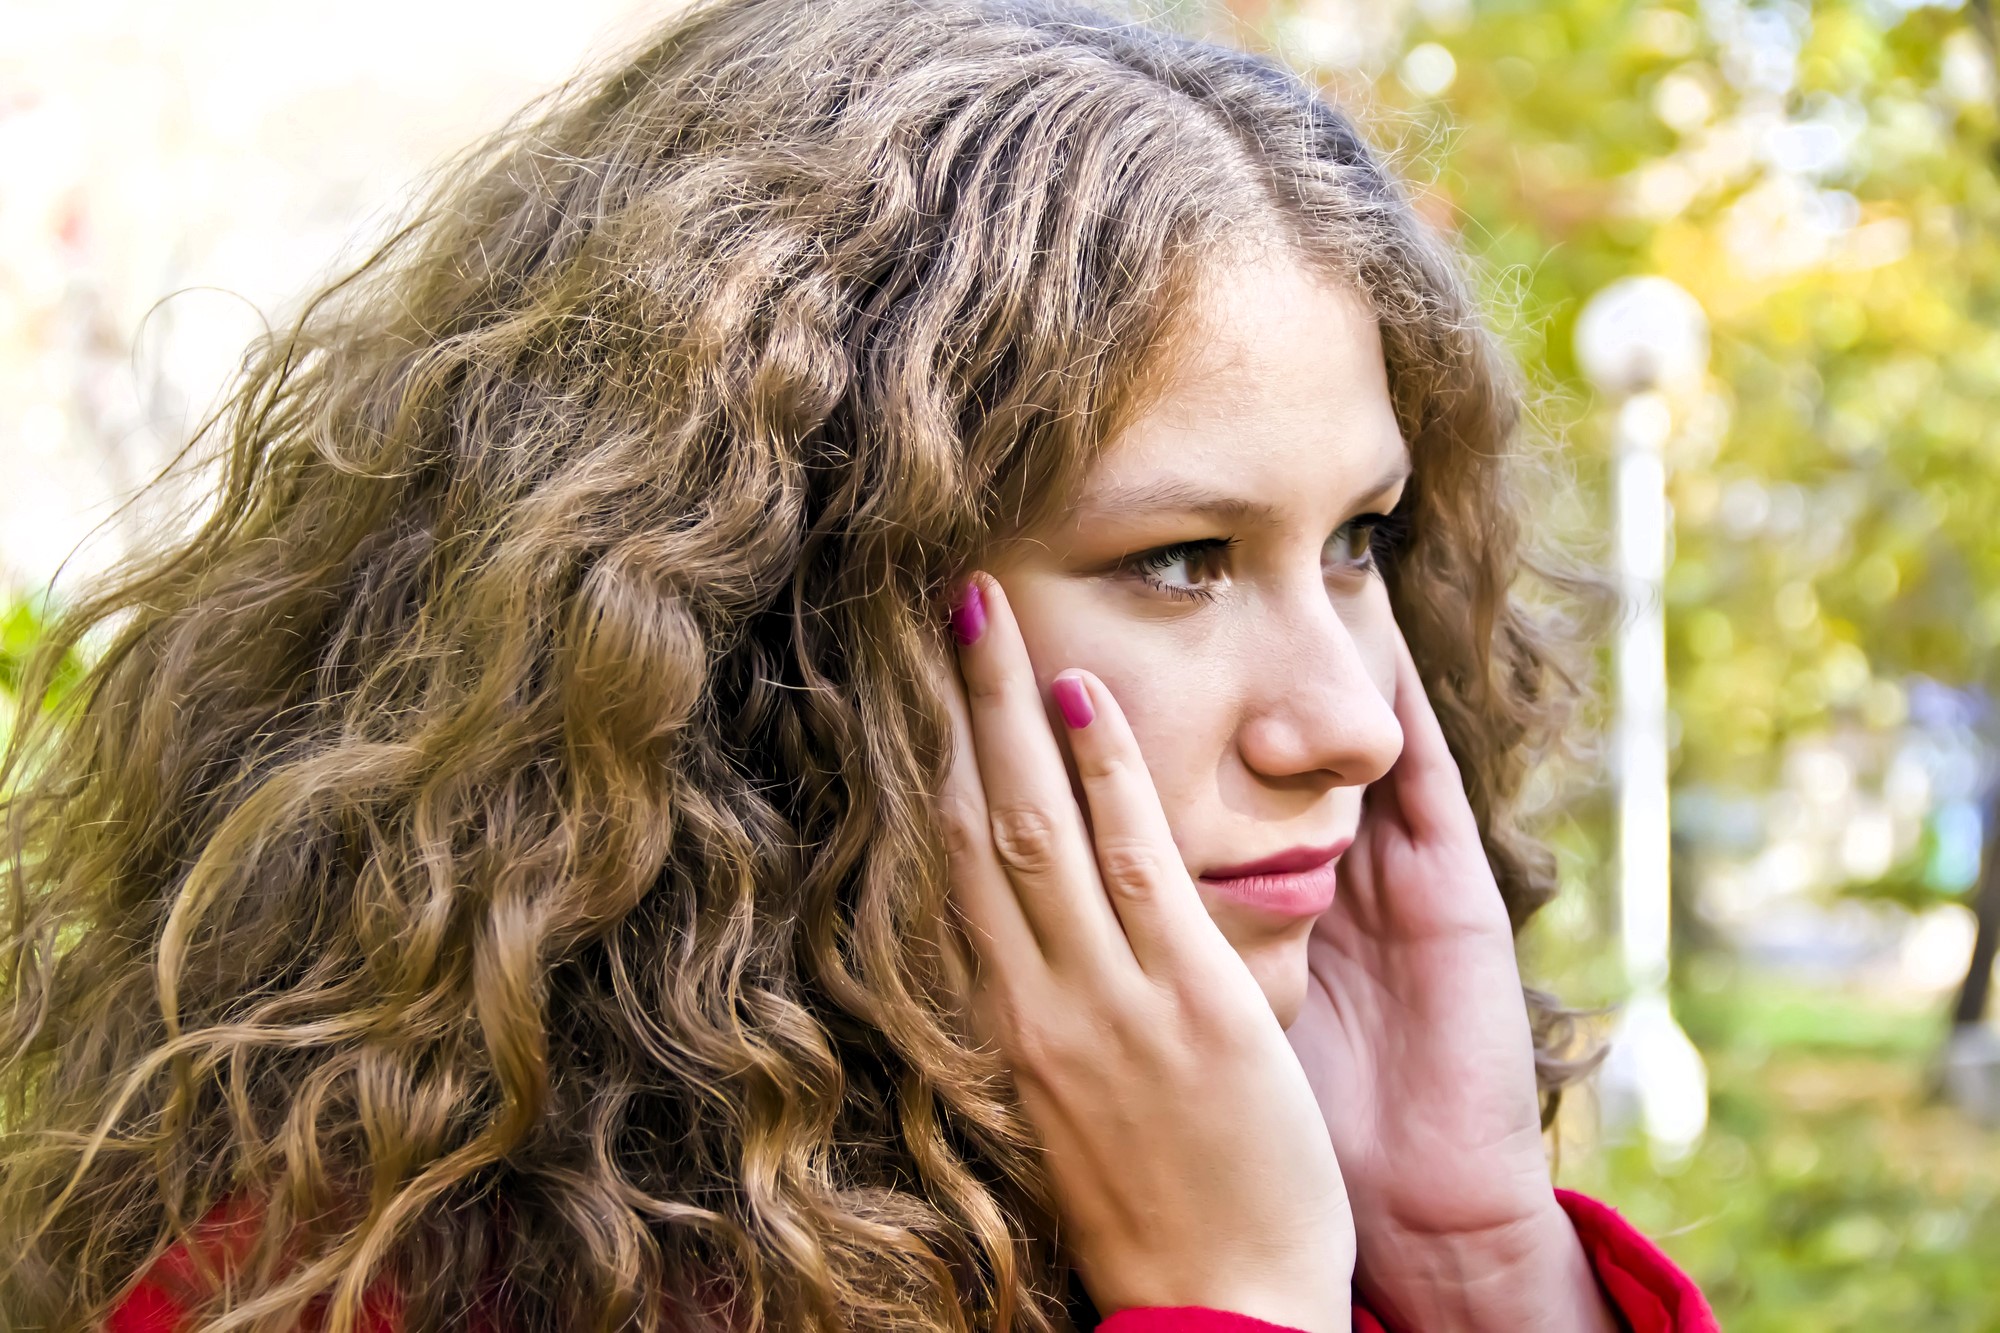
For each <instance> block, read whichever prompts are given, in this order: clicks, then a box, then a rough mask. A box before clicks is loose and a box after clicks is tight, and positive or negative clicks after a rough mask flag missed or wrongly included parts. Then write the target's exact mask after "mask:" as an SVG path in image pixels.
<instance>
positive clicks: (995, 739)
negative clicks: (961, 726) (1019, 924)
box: [958, 574, 1132, 970]
mask: <svg viewBox="0 0 2000 1333" xmlns="http://www.w3.org/2000/svg"><path fill="white" fill-rule="evenodd" d="M969 586H970V590H972V592H973V593H974V595H976V596H977V598H978V599H979V602H980V603H981V604H983V613H984V625H983V627H982V628H981V629H980V632H979V633H978V635H977V637H975V638H973V639H972V641H971V642H970V643H963V642H962V643H961V646H960V648H959V659H958V660H959V670H960V672H961V673H962V674H963V676H964V678H965V695H966V704H967V707H968V709H969V712H970V717H971V723H972V736H973V750H974V753H975V754H976V755H977V756H978V768H979V779H980V784H981V788H982V790H983V791H984V792H985V795H986V815H987V821H988V826H989V828H990V829H991V839H992V845H993V849H994V851H995V852H996V853H997V854H998V856H999V859H1000V864H1001V865H1002V866H1004V867H1005V868H1006V872H1007V878H1008V880H1009V882H1010V883H1012V885H1013V887H1014V894H1015V897H1016V898H1017V899H1018V900H1019V902H1020V904H1021V910H1022V912H1023V913H1024V914H1025V915H1026V917H1027V919H1028V925H1029V928H1030V929H1032V930H1033V931H1034V933H1035V938H1036V939H1037V940H1038V941H1040V943H1041V949H1042V956H1043V957H1044V958H1046V959H1047V960H1048V961H1049V964H1050V965H1051V966H1052V967H1056V968H1058V970H1065V969H1066V968H1067V967H1070V966H1080V967H1083V968H1087V969H1093V970H1095V969H1100V968H1108V967H1114V966H1116V965H1117V964H1118V962H1119V961H1120V960H1121V959H1122V960H1124V961H1125V962H1127V963H1129V962H1130V961H1131V960H1132V951H1131V948H1130V946H1128V945H1127V944H1126V943H1125V938H1124V932H1123V931H1122V930H1120V929H1119V926H1118V918H1117V916H1116V915H1115V914H1114V913H1113V912H1112V910H1111V904H1110V903H1109V902H1107V901H1106V900H1105V897H1104V890H1103V887H1102V886H1101V885H1100V884H1099V883H1098V880H1097V860H1096V857H1095V856H1094V855H1093V854H1092V852H1091V848H1090V837H1089V834H1088V833H1087V832H1086V831H1085V829H1084V826H1083V813H1082V811H1081V810H1079V809H1078V808H1077V803H1076V798H1075V796H1074V795H1073V794H1072V793H1071V789H1070V783H1069V773H1068V770H1067V769H1066V768H1065V767H1064V766H1063V759H1062V751H1061V749H1060V748H1059V747H1058V744H1057V741H1056V737H1055V733H1054V732H1053V731H1052V730H1051V729H1050V726H1049V715H1048V709H1047V707H1046V705H1045V704H1044V703H1043V702H1042V693H1041V688H1040V686H1039V685H1038V684H1037V683H1036V681H1035V670H1034V665H1033V663H1031V662H1030V661H1029V659H1028V648H1027V645H1026V644H1025V643H1024V642H1023V641H1022V639H1021V631H1020V627H1019V625H1018V624H1017V623H1016V621H1015V619H1014V613H1013V609H1012V608H1011V607H1010V606H1009V604H1008V601H1007V594H1006V593H1005V592H1004V591H1003V590H1002V589H1001V587H1000V585H999V582H998V581H997V580H995V579H992V578H989V577H986V576H985V575H983V574H975V575H974V576H973V582H972V583H971V584H970V585H969Z"/></svg>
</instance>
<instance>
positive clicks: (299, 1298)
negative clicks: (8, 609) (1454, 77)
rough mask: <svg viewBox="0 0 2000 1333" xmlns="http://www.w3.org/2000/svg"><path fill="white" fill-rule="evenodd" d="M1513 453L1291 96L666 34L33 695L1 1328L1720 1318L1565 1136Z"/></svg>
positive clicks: (1341, 125)
mask: <svg viewBox="0 0 2000 1333" xmlns="http://www.w3.org/2000/svg"><path fill="white" fill-rule="evenodd" d="M1517 416H1518V406H1517V397H1516V391H1515V389H1514V387H1513V385H1512V382H1511V381H1510V379H1509V377H1508V375H1507V373H1506V371H1505V368H1504V365H1503V363H1502V362H1501V361H1500V359H1499V358H1498V357H1497V356H1496V354H1495V352H1494V350H1493V348H1492V346H1491V344H1490V343H1489V341H1488V339H1487V338H1486V337H1485V335H1483V334H1482V333H1481V332H1480V330H1479V327H1478V322H1477V319H1476V316H1475V312H1474V310H1473V308H1472V306H1471V304H1470V302H1469V300H1468V298H1467V296H1466V293H1465V290H1464V288H1463V286H1462V284H1461V282H1460V280H1459V279H1458V278H1457V277H1456V276H1455V271H1454V268H1453V265H1452V263H1451V261H1450V257H1449V255H1448V253H1447V252H1446V251H1444V250H1443V249H1441V248H1440V247H1439V245H1438V244H1437V242H1436V241H1434V240H1433V239H1432V238H1431V237H1429V236H1428V235H1427V234H1426V233H1425V231H1424V229H1423V228H1422V227H1421V225H1420V224H1419V223H1418V222H1417V221H1416V220H1415V218H1414V217H1413V216H1412V214H1411V212H1410V210H1409V208H1408V207H1407V205H1406V203H1405V202H1404V199H1403V197H1402V195H1401V193H1400V192H1399V190H1398V189H1397V187H1396V186H1395V184H1394V183H1393V181H1392V180H1391V179H1390V178H1389V177H1388V176H1387V175H1386V174H1385V172H1384V170H1383V169H1382V168H1381V166H1380V165H1379V164H1377V163H1376V162H1375V160H1374V159H1373V158H1372V157H1371V156H1370V155H1369V153H1368V152H1367V151H1366V149H1365V148H1364V147H1363V146H1362V143H1361V141H1360V139H1359V138H1358V136H1357V135H1356V134H1355V132H1354V130H1353V128H1352V127H1351V125H1350V124H1349V123H1348V122H1347V121H1346V120H1345V119H1343V118H1342V117H1341V116H1340V115H1339V114H1337V113H1336V112H1334V111H1333V110H1331V109H1329V108H1328V107H1327V106H1325V105H1324V104H1323V103H1321V102H1320V101H1318V100H1317V99H1316V98H1315V97H1314V96H1312V94H1311V93H1310V91H1309V90H1308V89H1307V88H1306V87H1305V86H1304V85H1302V84H1301V83H1300V82H1299V81H1298V80H1297V79H1296V78H1294V77H1293V76H1291V75H1289V74H1287V73H1285V72H1283V71H1281V70H1279V69H1278V68H1276V67H1275V66H1273V65H1270V64H1268V63H1266V62H1263V61H1260V60H1256V59H1252V58H1250V57H1247V56H1244V55H1242V54H1240V53H1237V52H1233V51H1227V50H1222V49H1218V48H1215V47H1210V46H1205V45H1200V44H1196V43H1193V42H1189V41H1186V40H1183V39H1181V38H1178V37H1174V36H1170V35H1166V34H1163V33H1160V32H1157V31H1153V30H1151V29H1149V28H1147V27H1145V26H1143V25H1140V24H1136V23H1128V22H1122V21H1113V20H1110V19H1106V18H1102V17H1099V16H1095V15H1093V14H1090V13H1087V12H1084V11H1080V10H1072V9H1069V8H1066V7H1062V6H1059V5H1045V4H1039V3H1020V2H1018V0H833V2H831V3H814V4H810V5H801V4H797V3H793V2H792V0H719V2H717V3H708V4H703V5H700V6H698V7H696V8H694V9H691V10H688V11H686V12H685V13H683V14H682V15H680V16H678V17H676V18H675V19H674V20H673V21H672V22H671V23H669V24H668V25H667V26H666V28H664V29H663V30H662V31H661V32H660V33H659V34H658V35H657V36H656V38H655V39H654V40H653V41H652V42H651V43H650V44H649V45H647V46H646V47H645V48H644V49H643V50H641V51H640V52H639V53H638V54H637V55H635V56H634V57H632V58H631V59H630V60H628V61H626V62H624V63H622V64H620V65H618V66H617V67H615V68H612V69H610V70H608V71H606V72H604V73H603V74H601V75H600V76H598V77H596V78H594V79H591V80H587V81H580V82H578V83H577V84H575V85H573V86H572V87H571V88H570V89H568V90H567V91H565V92H564V93H562V94H560V95H559V96H558V97H557V98H556V99H555V100H553V101H552V102H550V103H549V104H548V105H547V106H545V107H543V108H540V109H539V110H538V111H537V112H536V113H535V114H533V115H532V116H529V117H525V118H523V119H521V120H520V121H518V122H517V123H516V124H515V125H513V126H512V127H511V128H510V129H509V130H507V131H506V132H505V133H503V134H502V135H501V136H499V137H498V138H496V139H495V140H494V141H492V142H491V143H490V144H488V145H486V146H485V147H484V148H483V149H482V150H481V151H480V152H479V153H478V154H476V155H474V156H472V157H469V158H468V159H467V160H466V161H465V162H464V163H463V164H462V165H461V166H460V167H459V168H458V169H457V170H456V171H455V172H454V173H453V174H452V175H451V176H450V177H449V178H448V179H446V180H445V181H443V182H442V183H441V184H440V186H439V188H438V190H437V192H436V194H435V196H434V198H433V200H432V201H431V203H430V204H429V205H428V207H427V208H426V209H425V210H424V211H423V212H421V213H420V214H419V215H418V216H417V217H416V218H415V220H414V221H413V222H411V224H410V225H409V226H407V227H406V228H404V229H403V230H402V231H401V232H399V233H398V234H397V235H396V237H395V238H394V239H392V240H391V241H390V242H389V243H388V244H387V245H386V246H385V247H383V249H382V250H381V251H380V252H379V253H378V254H377V255H375V256H374V257H373V258H372V259H371V260H370V261H369V262H368V263H367V264H365V265H364V266H363V267H362V269H361V270H360V271H359V272H358V273H357V274H355V275H354V276H352V277H351V278H350V279H348V280H346V281H344V282H342V283H340V284H338V285H337V286H336V287H335V288H334V289H332V290H331V291H329V292H328V293H326V294H324V295H323V296H322V297H321V298H320V299H319V300H317V301H315V302H314V303H313V304H312V306H311V307H310V308H309V309H308V311H307V313H306V314H305V315H304V316H303V317H302V318H301V319H300V320H299V322H298V323H297V325H296V327H294V328H293V329H292V330H291V331H289V332H288V333H287V334H285V335H284V336H283V337H281V338H278V339H275V340H273V341H272V342H271V343H270V344H268V345H267V346H264V347H262V348H260V349H259V350H258V351H257V352H256V353H255V354H254V356H253V357H252V359H251V360H250V362H249V363H248V364H247V366H246V371H245V375H244V378H243V381H242V384H241V386H240V389H239V391H238V392H237V394H236V396H235V398H234V399H233V401H232V403H231V405H230V408H229V410H228V412H227V413H226V414H225V416H224V417H223V418H222V420H221V421H220V423H219V424H218V425H217V426H216V428H215V429H216V432H217V433H218V434H219V435H220V436H221V437H222V438H224V439H226V441H227V445H228V448H227V465H226V472H225V474H224V479H223V483H222V487H221V492H220V497H219V500H218V503H217V504H216V506H215V509H214V512H213V514H212V516H211V517H209V518H208V519H207V521H206V523H205V525H204V526H203V527H202V528H201V529H200V531H199V532H198V534H197V535H195V536H194V537H193V538H192V539H191V540H189V541H187V542H185V543H183V544H180V545H178V546H175V547H172V548H171V549H165V550H162V551H160V552H158V553H155V554H153V555H151V556H148V557H146V558H143V559H140V560H138V561H136V562H135V563H133V564H132V565H131V566H130V567H129V568H127V569H126V570H125V571H124V572H123V573H122V574H121V575H120V576H119V577H118V578H116V579H115V580H113V581H112V582H110V583H109V584H108V585H107V586H105V587H103V588H101V589H99V590H97V591H96V593H95V595H94V596H92V597H90V598H89V599H87V600H85V601H83V602H82V603H81V604H79V605H78V606H77V607H76V608H75V610H74V611H73V613H72V614H71V616H70V617H69V619H68V620H67V622H66V623H65V624H64V626H63V627H62V628H61V629H60V630H59V632H58V633H57V634H56V636H55V641H54V642H53V643H52V644H51V645H49V648H48V657H47V659H46V660H48V661H54V660H55V655H56V654H57V653H59V652H61V651H62V650H63V649H64V648H65V647H66V646H68V645H70V644H73V643H75V642H76V641H77V640H78V639H79V638H80V636H82V635H83V634H85V633H86V632H97V633H99V634H101V635H102V636H103V639H104V647H103V649H102V651H101V653H100V654H99V655H98V656H97V657H96V659H95V665H94V666H93V667H92V668H91V670H90V672H89V675H88V677H87V678H86V680H85V681H84V683H83V684H82V686H81V687H80V688H78V689H76V690H75V691H74V692H73V693H72V695H71V696H70V698H71V704H70V706H69V707H68V709H67V711H66V713H65V714H64V715H63V716H62V717H60V718H58V719H57V720H56V721H55V722H54V723H51V724H46V725H45V726H44V727H43V728H42V729H40V730H36V729H32V728H31V729H29V730H28V731H27V732H26V733H24V738H23V739H17V742H16V746H15V749H14V750H13V752H12V753H11V755H10V758H9V768H8V770H7V777H6V779H5V781H6V783H8V784H11V785H12V789H13V790H14V792H15V795H14V797H13V798H12V801H11V804H10V805H9V808H8V816H9V824H10V832H11V835H12V839H13V841H12V846H13V848H14V855H13V857H12V860H11V864H10V867H9V870H8V876H9V877H8V879H7V881H6V882H7V890H6V891H7V894H8V903H7V906H8V909H9V910H8V912H7V919H8V927H7V929H8V930H9V933H10V934H9V939H8V944H9V945H10V946H11V947H10V948H8V949H7V950H6V952H5V957H6V959H7V965H6V966H7V971H6V974H5V975H6V982H7V993H8V996H9V998H10V1000H11V1001H12V1003H11V1008H10V1020H9V1021H10V1028H9V1031H8V1034H7V1035H8V1038H9V1041H8V1047H7V1049H8V1051H9V1053H10V1059H9V1063H8V1064H7V1066H6V1083H5V1089H6V1094H7V1101H6V1104H5V1111H4V1117H5V1119H4V1123H5V1125H6V1129H7V1138H6V1147H5V1152H6V1162H7V1170H6V1172H5V1176H4V1183H0V1198H3V1199H4V1201H5V1206H4V1208H0V1225H4V1227H5V1229H6V1232H5V1239H6V1241H7V1258H8V1261H9V1262H8V1263H7V1266H6V1276H5V1277H4V1278H0V1308H4V1309H5V1310H6V1311H7V1312H8V1315H9V1318H10V1319H11V1320H12V1321H14V1323H15V1324H17V1325H18V1326H21V1327H31V1328H52V1329H82V1328H94V1327H98V1326H100V1325H101V1324H107V1323H108V1326H109V1327H110V1328H112V1329H114V1330H120V1331H121V1333H130V1331H131V1330H138V1329H150V1330H168V1329H192V1328H195V1327H200V1328H204V1329H215V1330H225V1329H268V1330H284V1329H293V1328H304V1327H330V1328H333V1329H346V1328H354V1327H361V1328H374V1329H389V1328H398V1329H409V1330H417V1329H441V1328H482V1329H492V1330H496V1331H497V1330H508V1329H521V1330H553V1329H608V1328H614V1327H616V1328H627V1327H630V1328H641V1329H647V1330H653V1329H669V1328H672V1329H683V1328H685V1329H694V1328H715V1329H732V1330H733V1329H738V1328H743V1329H748V1328H769V1329H781V1330H791V1329H814V1328H828V1329H831V1328H853V1329H867V1330H878V1329H882V1330H942V1329H964V1328H981V1329H985V1328H993V1329H1001V1328H1019V1329H1031V1330H1053V1329H1062V1328H1067V1327H1072V1326H1078V1327H1089V1326H1091V1325H1092V1324H1094V1323H1096V1322H1097V1321H1098V1320H1099V1319H1100V1318H1101V1317H1103V1316H1109V1317H1108V1318H1105V1319H1104V1321H1103V1327H1105V1328H1106V1329H1110V1330H1113V1331H1114V1333H1119V1331H1121V1330H1122V1333H1144V1331H1149V1330H1150V1331H1153V1333H1161V1331H1164V1330H1170V1329H1205V1330H1217V1331H1220V1330H1248V1329H1259V1330H1262V1329H1268V1328H1270V1327H1273V1326H1276V1327H1278V1328H1291V1329H1300V1330H1310V1331H1311V1333H1329V1331H1330V1330H1334V1329H1344V1328H1347V1327H1349V1325H1350V1321H1351V1322H1352V1324H1353V1325H1354V1326H1356V1327H1371V1328H1372V1327H1377V1326H1378V1323H1377V1321H1378V1320H1379V1321H1380V1323H1381V1324H1382V1325H1386V1326H1388V1327H1392V1328H1422V1329H1431V1328H1509V1329H1523V1328H1548V1329H1557V1328H1561V1329H1572V1328H1574V1329H1610V1328H1616V1327H1619V1326H1620V1323H1621V1322H1623V1323H1625V1324H1627V1325H1628V1326H1631V1327H1638V1328H1676V1329H1695V1328H1707V1327H1712V1321H1711V1320H1709V1319H1708V1316H1707V1314H1706V1310H1705V1307H1703V1306H1702V1304H1701V1301H1700V1298H1699V1296H1698V1295H1696V1294H1694V1293H1693V1291H1692V1288H1691V1287H1689V1286H1688V1285H1687V1284H1686V1280H1685V1279H1684V1278H1682V1277H1681V1276H1680V1275H1679V1274H1678V1273H1676V1272H1675V1271H1674V1270H1673V1269H1672V1266H1671V1265H1670V1264H1668V1263H1667V1262H1666V1261H1665V1260H1664V1259H1663V1258H1662V1257H1661V1256H1660V1255H1659V1254H1658V1252H1657V1251H1656V1250H1653V1249H1652V1248H1651V1247H1650V1246H1649V1245H1647V1244H1646V1243H1645V1242H1644V1241H1643V1240H1642V1239H1640V1238H1639V1237H1637V1236H1636V1235H1635V1234H1633V1233H1632V1232H1630V1231H1629V1230H1628V1229H1626V1228H1624V1227H1623V1225H1622V1224H1621V1223H1619V1222H1618V1221H1617V1219H1616V1218H1615V1216H1614V1215H1612V1214H1610V1213H1609V1212H1608V1210H1605V1209H1602V1208H1601V1207H1599V1206H1597V1205H1593V1204H1591V1203H1589V1201H1587V1200H1582V1199H1579V1198H1577V1197H1575V1196H1571V1195H1562V1194H1558V1193H1557V1192H1556V1191H1554V1190H1553V1189H1551V1187H1550V1185H1549V1178H1548V1172H1547V1168H1546V1164H1545V1162H1544V1158H1543V1153H1542V1143H1541V1135H1540V1130H1541V1115H1540V1105H1539V1098H1538V1092H1540V1093H1542V1094H1546V1095H1550V1096H1552V1095H1553V1093H1554V1091H1555V1089H1556V1088H1557V1087H1558V1086H1559V1085H1560V1084H1561V1083H1562V1082H1563V1081H1564V1080H1565V1079H1566V1078H1568V1077H1571V1076H1573V1075H1574V1074H1575V1073H1576V1072H1577V1069H1578V1065H1577V1063H1576V1062H1574V1061H1569V1060H1567V1059H1566V1058H1565V1055H1566V1052H1565V1050H1564V1042H1563V1040H1562V1038H1563V1035H1564V1034H1563V1031H1562V1024H1561V1021H1560V1020H1561V1014H1560V1011H1558V1010H1556V1009H1554V1008H1552V1007H1550V1006H1548V1005H1547V1004H1545V1003H1543V1002H1542V1001H1540V1000H1539V999H1537V998H1535V997H1532V996H1531V997H1528V999H1529V1001H1531V1002H1532V1003H1533V1006H1534V1007H1533V1009H1532V1011H1531V1009H1530V1007H1529V1003H1526V1002H1524V993H1523V991H1522V989H1521V987H1520V982H1519V978H1518V973H1517V971H1516V967H1515V962H1514V955H1513V948H1512V930H1513V927H1514V926H1516V925H1518V924H1519V922H1520V921H1521V920H1523V919H1525V918H1526V916H1527V915H1528V914H1529V913H1531V912H1532V911H1533V910H1534V909H1535V908H1536V906H1537V905H1539V903H1540V902H1542V901H1543V900H1544V899H1545V898H1546V897H1547V896H1548V894H1549V892H1550V888H1551V876H1550V871H1549V865H1548V858H1547V857H1546V855H1545V854H1543V853H1542V852H1541V851H1540V850H1539V849H1538V848H1536V847H1535V845H1534V844H1533V842H1532V841H1531V840H1530V839H1529V838H1528V837H1527V835H1526V834H1524V833H1523V832H1522V831H1521V830H1520V829H1519V828H1518V827H1517V826H1516V823H1515V819H1514V798H1515V794H1516V792H1517V790H1518V788H1519V786H1520V783H1521V779H1522V776H1523V774H1524V771H1525V770H1526V769H1527V768H1528V766H1529V765H1530V764H1532V763H1533V762H1535V760H1536V758H1537V756H1538V755H1539V754H1541V753H1542V752H1543V751H1544V750H1545V749H1546V747H1547V746H1548V745H1550V744H1551V743H1553V742H1554V740H1555V739H1556V736H1557V732H1558V727H1559V723H1560V720H1561V713H1562V708H1563V703H1564V699H1565V696H1566V690H1567V678H1566V677H1565V676H1564V674H1563V673H1562V671H1561V670H1560V667H1559V656H1558V649H1559V648H1560V646H1561V637H1562V636H1561V633H1560V630H1561V626H1560V625H1558V624H1555V623H1553V622H1550V621H1548V620H1547V619H1546V618H1538V617H1537V615H1536V614H1535V613H1533V612H1532V611H1531V610H1530V609H1529V607H1528V605H1527V604H1526V603H1525V602H1524V601H1523V600H1521V599H1520V598H1519V597H1518V596H1517V595H1516V593H1515V591H1514V589H1515V585H1516V582H1517V579H1518V578H1519V577H1520V576H1521V575H1522V574H1523V572H1524V571H1525V570H1527V569H1528V568H1529V556H1528V554H1527V552H1526V550H1525V549H1524V546H1523V543H1522V538H1521V534H1522V528H1523V523H1524V518H1523V515H1522V513H1521V511H1520V508H1519V501H1518V499H1517V498H1516V492H1515V487H1514V483H1513V481H1512V480H1511V474H1510V472H1509V468H1510V467H1511V466H1513V465H1512V464H1511V463H1510V462H1509V461H1508V458H1509V454H1510V452H1511V449H1510V445H1511V442H1512V439H1513V436H1514V433H1515V427H1516V421H1517ZM947 623H949V625H950V630H949V631H948V630H947ZM1406 643H1407V647H1405V644H1406ZM1364 792H1365V793H1366V796H1365V800H1364ZM1336 880H1337V881H1338V883H1337V891H1336Z"/></svg>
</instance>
